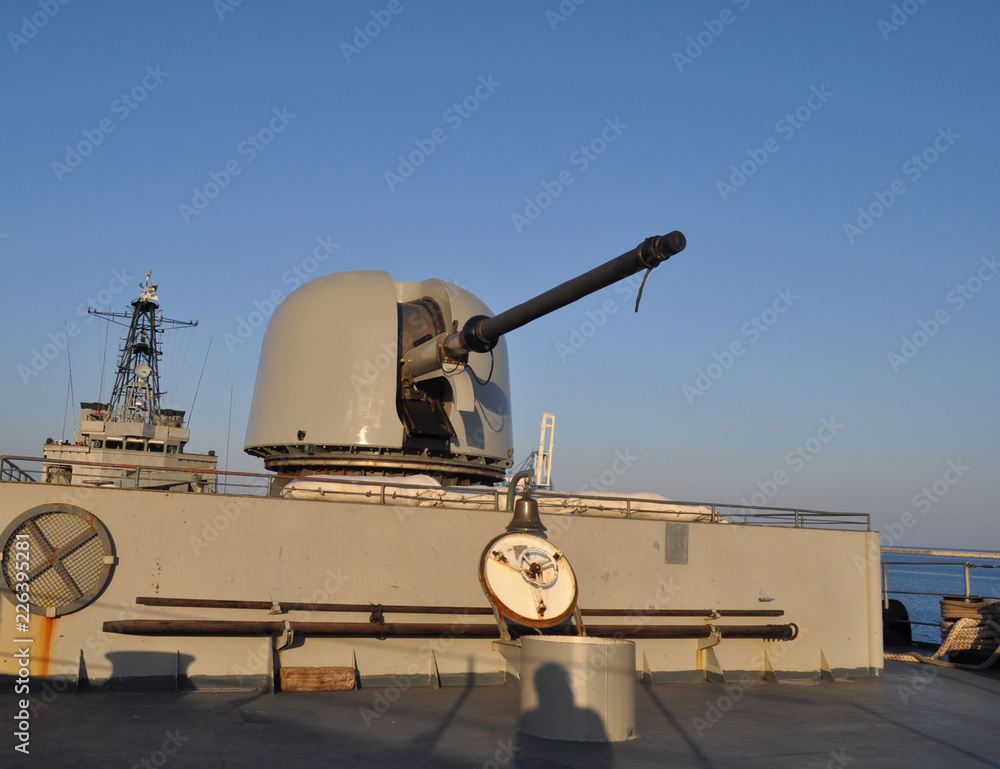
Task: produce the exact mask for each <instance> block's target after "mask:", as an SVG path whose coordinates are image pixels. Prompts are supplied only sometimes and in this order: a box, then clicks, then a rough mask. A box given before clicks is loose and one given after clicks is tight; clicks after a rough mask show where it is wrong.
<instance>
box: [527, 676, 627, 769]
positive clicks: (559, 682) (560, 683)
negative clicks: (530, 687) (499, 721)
mask: <svg viewBox="0 0 1000 769" xmlns="http://www.w3.org/2000/svg"><path fill="white" fill-rule="evenodd" d="M534 680H535V694H536V696H537V698H538V707H536V708H534V709H532V710H528V711H525V712H524V713H522V714H521V719H520V721H519V723H518V727H517V728H518V735H517V740H516V742H515V746H516V747H515V749H514V755H515V757H516V758H515V762H514V765H515V766H517V767H522V768H523V769H528V768H531V769H536V768H538V767H553V768H555V767H567V766H573V767H576V766H579V767H600V768H602V769H603V768H605V767H612V766H613V765H614V761H613V755H612V750H611V745H610V744H609V742H608V733H607V731H606V730H605V728H604V721H603V720H602V719H601V716H600V715H598V713H597V712H596V711H594V710H592V709H590V708H581V707H577V706H576V702H575V701H574V699H573V688H572V686H571V684H570V679H569V673H567V671H566V670H565V668H563V667H562V666H561V665H558V664H556V663H554V662H549V663H546V664H544V665H542V666H541V667H540V668H538V670H537V671H536V672H535V679H534Z"/></svg>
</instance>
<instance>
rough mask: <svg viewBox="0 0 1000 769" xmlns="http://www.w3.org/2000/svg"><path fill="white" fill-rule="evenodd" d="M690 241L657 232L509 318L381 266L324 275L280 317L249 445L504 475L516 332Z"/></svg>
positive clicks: (365, 464) (273, 456)
mask: <svg viewBox="0 0 1000 769" xmlns="http://www.w3.org/2000/svg"><path fill="white" fill-rule="evenodd" d="M685 245H686V241H685V238H684V235H682V234H681V233H680V232H677V231H674V232H671V233H669V234H668V235H662V236H657V237H651V238H647V239H646V240H645V241H643V242H642V243H640V244H639V245H638V246H637V247H635V248H633V249H632V250H630V251H627V252H626V253H624V254H622V255H621V256H618V257H616V258H614V259H612V260H610V261H608V262H605V263H604V264H602V265H600V266H599V267H596V268H594V269H592V270H590V271H589V272H586V273H584V274H583V275H580V276H578V277H576V278H573V279H572V280H568V281H566V282H565V283H563V284H561V285H559V286H556V287H555V288H553V289H550V290H549V291H546V292H544V293H542V294H540V295H539V296H536V297H534V298H533V299H529V300H528V301H526V302H524V303H522V304H519V305H517V306H516V307H512V308H510V309H509V310H506V311H504V312H501V313H499V314H497V315H493V314H492V313H491V312H490V310H489V308H488V307H486V305H485V304H483V303H482V302H481V301H480V300H479V299H478V298H476V297H475V296H474V295H472V294H471V293H469V292H468V291H466V290H465V289H463V288H460V287H459V286H455V285H453V284H450V283H446V282H444V281H441V280H437V279H432V280H426V281H420V282H412V283H407V282H396V281H393V280H392V279H391V278H390V277H389V275H388V274H387V273H385V272H381V271H374V270H372V271H361V272H346V273H338V274H332V275H324V276H321V277H319V278H316V279H314V280H312V281H310V282H309V283H307V284H305V285H304V286H302V287H300V288H298V289H297V290H295V291H294V292H292V294H290V295H289V296H288V297H287V298H286V299H285V300H284V301H283V302H282V303H281V304H280V305H279V306H278V308H277V309H276V310H275V312H274V315H273V316H272V318H271V320H270V322H269V324H268V328H267V332H266V334H265V336H264V342H263V345H262V348H261V356H260V364H259V367H258V370H257V381H256V384H255V387H254V395H253V403H252V405H251V409H250V420H249V424H248V427H247V435H246V441H245V444H244V446H245V450H246V451H247V453H249V454H252V455H254V456H259V457H262V458H263V459H264V465H265V467H266V468H267V469H269V470H274V471H277V472H281V473H287V474H293V475H310V474H333V475H412V474H426V475H430V476H432V477H434V478H436V479H437V480H439V481H440V482H441V483H443V484H446V485H453V484H459V485H461V484H473V483H492V482H494V481H498V480H501V479H502V478H503V475H504V471H505V470H506V469H507V468H508V467H510V465H511V460H510V457H511V454H512V453H513V448H512V447H513V437H512V430H511V424H510V413H511V409H510V386H509V375H508V366H507V351H506V346H505V344H504V340H503V336H504V335H505V334H507V333H508V332H510V331H513V330H515V329H517V328H520V327H521V326H524V325H526V324H527V323H530V322H531V321H533V320H536V319H538V318H540V317H542V316H543V315H547V314H548V313H550V312H553V311H555V310H557V309H559V308H561V307H565V306H566V305H568V304H571V303H572V302H575V301H576V300H578V299H580V298H582V297H584V296H587V295H589V294H592V293H594V292H595V291H599V290H601V289H603V288H606V287H607V286H610V285H612V284H613V283H616V282H618V281H620V280H622V279H624V278H626V277H628V276H630V275H634V274H635V273H638V272H641V271H642V270H646V271H647V275H648V272H649V271H650V270H653V269H654V268H656V267H658V266H659V265H660V264H662V263H663V262H664V261H666V260H667V259H669V258H670V257H671V256H673V255H674V254H676V253H679V252H680V251H682V250H683V249H684V247H685ZM640 292H641V289H640Z"/></svg>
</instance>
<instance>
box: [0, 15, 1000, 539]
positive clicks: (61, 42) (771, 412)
mask: <svg viewBox="0 0 1000 769" xmlns="http://www.w3.org/2000/svg"><path fill="white" fill-rule="evenodd" d="M230 6H231V7H230ZM896 6H897V7H898V8H899V10H898V11H894V5H893V3H889V2H885V3H878V2H876V3H872V2H842V3H822V4H816V3H797V4H790V3H785V4H779V5H775V4H773V3H771V4H769V3H762V2H757V0H750V2H747V1H746V0H739V2H729V0H718V1H717V2H704V3H684V4H672V3H671V4H665V3H657V2H634V3H610V2H605V1H602V0H587V1H586V2H584V3H582V4H581V5H579V6H578V7H577V6H575V5H574V4H573V3H571V2H563V3H562V4H561V5H560V4H559V3H558V2H556V0H551V2H538V3H492V2H462V3H457V2H454V3H414V2H406V1H405V0H400V2H398V3H395V2H394V3H388V2H380V1H379V2H373V3H372V2H362V3H325V2H299V3H276V2H264V0H245V2H242V3H240V4H238V5H235V4H233V2H232V0H225V1H223V0H220V2H216V3H214V4H213V2H211V0H199V1H198V2H194V1H193V0H186V1H185V2H175V3H151V2H137V3H86V2H82V0H73V1H72V2H69V3H67V4H65V5H57V4H56V3H52V4H51V7H50V6H49V5H47V4H45V3H39V2H37V0H32V1H29V0H10V2H7V3H4V5H3V8H2V11H0V32H2V34H3V36H4V39H3V40H2V41H0V68H2V77H0V93H2V103H3V119H2V122H0V136H2V152H0V163H2V168H0V174H2V177H0V178H2V185H0V194H2V205H0V235H2V238H0V264H2V268H3V282H2V302H0V323H2V327H3V329H4V333H3V334H2V335H0V360H2V361H3V366H2V367H0V388H2V394H3V400H4V404H5V408H4V410H3V413H2V415H0V437H2V439H3V448H2V451H3V452H4V453H9V454H13V453H17V454H31V455H36V454H38V453H40V450H41V444H42V442H43V441H44V439H45V438H46V437H48V436H59V435H60V434H61V431H62V429H63V418H64V404H65V402H66V396H67V380H68V376H67V371H68V366H67V358H66V355H65V352H60V354H59V355H58V356H56V357H55V358H54V359H52V360H43V359H39V358H37V357H35V354H36V353H42V352H43V351H44V348H45V345H47V344H52V343H54V342H52V338H53V337H55V340H56V341H58V340H59V339H60V337H59V334H61V333H65V330H66V329H67V328H70V329H71V330H73V331H74V332H75V334H74V336H73V338H72V339H71V340H70V352H71V354H72V360H73V383H74V394H75V400H76V401H81V400H93V399H97V397H98V390H99V387H100V382H101V360H100V350H101V348H102V344H103V340H104V325H103V324H102V323H100V322H96V321H95V322H91V323H87V322H86V318H85V317H84V316H81V315H79V314H78V312H77V308H78V307H80V306H81V305H83V306H85V305H86V304H87V303H88V302H89V303H90V304H100V303H101V302H102V301H103V302H105V306H107V305H106V303H107V302H108V301H109V300H110V303H111V305H112V306H114V307H115V308H117V309H125V308H126V307H127V303H128V301H130V300H131V299H133V298H134V297H135V295H136V290H137V289H136V286H137V284H138V282H139V280H140V278H141V277H144V276H145V273H146V271H147V270H152V272H153V279H154V280H155V281H156V282H158V283H159V285H160V296H161V300H162V306H163V308H164V310H165V312H166V313H167V314H168V315H170V316H173V317H177V318H197V319H198V320H199V321H200V324H199V326H198V328H197V329H195V330H194V331H192V332H186V331H185V332H175V336H174V337H173V338H172V340H171V343H170V347H168V348H167V355H168V356H169V357H168V359H167V361H166V370H167V376H166V380H165V381H166V383H167V385H168V388H169V393H168V397H167V399H168V402H169V403H170V405H174V406H175V407H179V408H185V409H188V410H190V408H191V401H192V398H193V396H194V390H195V385H196V383H197V381H198V375H199V372H200V370H201V367H202V364H203V363H205V361H206V352H207V351H208V347H209V344H210V342H211V350H210V352H208V354H207V363H206V365H205V372H204V378H203V380H202V383H201V389H200V392H199V394H198V398H197V402H196V404H195V407H194V413H193V422H192V425H191V426H192V429H193V431H194V436H195V437H194V439H193V441H192V444H191V449H192V450H207V449H210V448H214V449H215V450H217V451H218V452H219V453H220V455H224V454H225V447H226V440H227V430H229V406H230V394H232V424H231V449H230V458H229V466H230V468H233V469H256V468H259V467H260V465H259V464H258V463H257V460H253V459H251V458H249V457H246V456H244V455H242V452H241V447H242V441H243V435H244V431H245V428H246V420H247V413H248V410H249V405H250V398H251V395H252V392H253V382H254V377H255V373H256V366H257V356H258V353H259V348H260V343H261V338H262V336H263V332H262V330H260V329H258V330H256V331H255V332H254V333H253V334H251V335H250V336H249V338H248V339H246V340H245V341H244V342H243V343H242V344H238V345H236V344H233V343H232V341H231V340H232V337H227V336H226V335H227V334H229V335H233V334H235V333H236V330H237V327H238V324H239V323H240V320H241V319H246V318H248V317H250V314H251V313H252V312H253V311H254V310H255V302H259V303H263V302H264V301H265V300H266V299H268V297H269V296H270V295H271V294H272V292H274V291H275V290H278V291H280V292H285V291H287V290H288V288H290V286H291V285H292V283H293V282H294V280H295V278H294V275H295V271H296V270H298V271H299V272H300V273H303V274H305V273H308V274H309V275H310V276H313V275H319V274H322V273H326V272H338V271H343V270H356V269H384V270H387V271H388V272H389V273H390V274H391V275H392V276H393V277H394V278H396V279H397V280H418V279H423V278H428V277H439V278H442V279H445V280H449V281H452V282H454V283H458V284H461V285H463V286H466V287H468V288H469V289H471V290H472V291H474V292H475V293H477V294H478V295H479V296H480V297H481V298H482V299H483V300H484V301H486V302H487V304H489V305H490V306H491V307H492V308H493V309H494V310H496V311H499V310H502V309H505V308H506V307H508V306H510V305H513V304H515V303H518V302H520V301H522V300H524V299H526V298H528V297H529V296H531V295H533V294H535V293H537V292H539V291H541V290H544V289H547V288H550V287H551V286H553V285H555V284H556V283H559V282H561V281H562V280H564V279H566V278H568V277H571V276H573V275H575V274H577V273H578V272H580V271H582V270H585V269H589V268H590V267H592V266H595V265H597V264H599V263H600V262H603V261H605V260H606V259H609V258H611V257H613V256H616V255H618V254H619V253H622V252H623V251H626V250H628V249H629V248H631V247H633V246H634V245H636V244H637V243H638V242H639V241H641V240H642V239H643V238H645V237H646V236H649V235H653V234H661V233H664V232H668V231H670V230H673V229H679V230H681V231H683V232H684V233H685V234H686V235H687V238H688V244H689V245H688V249H687V251H685V252H684V253H682V254H680V255H679V256H677V257H676V258H674V259H672V260H671V261H670V262H668V263H667V264H665V265H664V266H663V267H661V268H660V269H658V270H657V271H656V272H654V273H653V274H652V275H651V276H650V279H649V281H648V283H647V285H646V288H645V293H644V296H643V302H642V307H641V309H640V312H639V314H638V315H634V314H633V313H632V311H631V307H630V305H631V301H630V300H628V299H627V298H626V297H625V296H624V295H623V294H622V293H620V292H619V293H616V292H615V291H614V290H612V289H609V290H607V291H606V292H604V293H603V294H601V295H598V296H595V297H592V298H589V299H585V300H583V301H581V302H580V303H578V304H577V305H575V306H573V307H572V308H567V309H564V310H562V311H560V312H558V313H557V314H555V315H553V316H550V317H549V318H546V319H544V320H542V321H540V322H538V323H536V324H534V325H533V326H532V327H530V328H525V329H521V330H519V331H517V332H514V333H513V334H511V335H510V337H509V339H508V342H509V347H510V350H511V367H512V372H511V373H512V388H513V403H514V420H515V431H516V447H517V448H516V451H517V453H516V459H517V460H520V459H523V458H524V457H525V456H526V455H527V454H528V453H529V452H530V451H531V450H532V449H533V448H534V447H535V446H536V445H537V440H538V425H539V422H540V419H541V415H542V413H543V412H545V411H551V412H554V413H555V415H556V448H555V461H554V473H555V479H556V482H557V485H558V486H559V487H561V488H564V489H576V488H579V487H580V486H581V485H582V484H584V483H587V482H588V479H589V478H591V477H594V478H600V475H601V473H607V472H608V471H609V469H610V468H611V467H612V466H613V463H614V461H615V458H616V454H615V453H616V452H628V453H627V456H630V457H634V458H635V459H634V460H630V461H631V466H630V467H629V468H628V469H627V470H626V472H624V473H622V474H620V475H618V476H616V477H614V483H613V485H612V487H611V488H612V489H614V490H620V491H655V492H659V493H662V494H665V495H667V496H669V497H672V498H675V499H695V500H707V501H718V502H731V501H738V500H740V499H747V500H750V499H751V497H752V495H753V494H754V493H756V492H759V496H758V497H757V498H756V499H757V501H758V502H759V501H761V500H762V499H763V497H767V501H768V502H770V503H771V504H774V505H779V506H801V507H809V508H818V509H828V510H848V511H862V512H870V513H872V514H873V515H874V517H875V520H876V523H877V524H878V525H879V526H880V527H882V528H883V529H886V530H888V527H890V526H892V525H895V527H896V528H895V531H896V532H898V533H899V536H898V537H892V539H893V543H894V544H899V545H903V546H927V545H939V546H945V545H948V546H959V547H977V548H985V549H1000V546H998V543H997V537H996V532H997V526H996V523H995V517H996V512H997V503H998V498H1000V473H998V469H1000V468H998V461H997V460H998V455H1000V452H998V446H997V442H998V419H997V417H998V411H1000V408H998V397H997V383H998V381H1000V367H998V364H997V330H998V328H1000V309H998V308H1000V278H997V276H996V272H997V267H996V266H995V264H996V263H995V261H991V260H995V259H996V258H997V255H998V253H1000V237H998V231H997V222H998V218H997V211H998V208H1000V206H998V204H1000V186H998V184H997V178H998V172H1000V142H998V140H997V137H998V136H1000V114H998V110H1000V106H998V105H1000V101H998V99H997V95H998V87H997V86H998V80H1000V77H998V68H997V60H996V33H997V28H998V21H1000V9H998V8H997V6H996V5H994V4H990V3H983V2H952V3H946V2H942V1H941V0H930V2H926V3H924V4H920V3H918V2H916V0H908V2H904V3H897V4H896ZM46 8H49V10H48V11H47V10H46ZM52 8H57V9H58V10H57V13H55V15H51V9H52ZM560 9H561V10H560ZM568 10H572V13H565V12H566V11H568ZM907 11H912V13H911V14H907ZM894 13H895V16H894ZM901 21H902V22H903V23H900V22H901ZM41 22H44V23H41ZM386 22H387V23H386ZM355 28H359V29H360V32H361V33H362V35H361V36H359V35H358V31H356V29H355ZM366 28H367V29H368V30H369V32H377V34H376V35H374V36H371V37H366V36H365V35H364V32H365V29H366ZM362 46H363V47H362ZM140 97H141V98H140ZM463 103H464V104H466V106H464V107H460V110H459V109H455V107H454V106H453V105H456V104H458V105H462V104H463ZM473 107H474V110H473V109H472V108H473ZM272 131H273V133H272ZM602 134H603V138H602ZM251 137H257V138H254V139H253V141H252V142H251V141H249V140H250V139H251ZM442 137H443V141H441V138H442ZM435 139H437V140H435ZM98 140H99V141H98ZM265 142H266V143H265ZM255 143H256V145H257V146H254V145H255ZM430 144H433V146H434V150H433V153H431V154H429V156H427V157H426V158H425V159H424V160H423V162H422V164H421V165H420V166H419V167H417V168H415V169H414V171H413V173H412V174H411V175H409V176H408V177H406V178H402V177H400V178H399V179H394V178H393V177H392V176H389V177H387V172H389V173H391V174H398V173H399V171H400V169H399V166H400V161H399V156H400V155H401V154H402V155H409V154H410V153H411V152H417V153H419V152H421V150H419V147H420V146H421V145H422V146H424V147H428V146H429V145H430ZM81 146H82V149H80V148H81ZM581 146H583V147H587V148H589V149H588V150H587V152H588V153H589V157H588V156H587V154H585V153H584V152H581V149H580V148H581ZM68 147H69V149H68ZM78 155H79V156H78ZM418 159H419V158H418ZM227 166H228V167H229V168H230V169H235V170H238V172H239V173H238V174H237V175H232V174H231V173H230V172H229V171H227ZM403 170H404V171H405V168H404V169H403ZM561 173H562V174H563V178H564V179H566V178H571V179H572V183H571V184H569V185H568V186H565V187H564V188H563V189H562V190H561V192H560V193H559V194H558V196H557V197H555V199H554V200H553V201H551V204H550V205H548V206H547V207H545V208H544V209H539V211H538V212H535V211H534V210H532V209H530V208H529V207H528V203H526V200H525V199H526V198H528V199H529V200H538V197H539V195H542V197H541V200H540V201H538V202H541V203H545V202H546V199H545V197H544V194H543V193H544V192H545V190H544V186H543V185H546V184H547V185H548V186H549V187H550V188H551V189H554V182H555V181H556V180H558V179H559V177H560V174H561ZM226 174H229V178H228V181H226ZM567 174H568V176H567ZM213 175H214V177H215V179H216V180H217V181H216V183H220V182H222V183H224V184H223V185H222V189H221V190H216V189H214V188H213V187H211V186H209V187H208V188H207V189H206V185H210V183H212V182H213ZM198 190H200V191H201V192H202V193H205V192H207V193H210V194H213V195H214V197H212V198H211V199H210V200H209V199H208V198H205V199H202V198H200V197H199V196H198V194H196V191H198ZM216 192H218V194H217V195H215V194H214V193H216ZM196 206H201V209H200V210H199V209H198V208H197V207H196ZM188 207H189V208H188ZM859 207H860V208H861V209H862V210H861V211H860V212H859ZM195 212H196V213H195ZM529 214H531V215H535V218H533V219H532V218H530V217H529ZM536 214H537V215H536ZM515 215H517V216H515ZM518 217H524V220H522V219H520V218H518ZM318 238H319V239H326V240H327V241H328V242H332V243H336V244H339V245H338V246H337V247H336V248H333V249H330V253H329V255H327V254H326V252H325V251H321V252H320V253H321V254H322V255H323V256H324V257H325V258H324V259H323V260H322V261H313V260H312V255H313V253H314V251H315V249H316V248H317V239H318ZM121 272H124V273H125V275H126V282H127V283H128V288H127V289H126V290H124V291H123V290H121V283H120V282H119V281H118V278H117V273H121ZM984 278H989V279H986V280H984ZM102 290H103V291H104V293H103V294H102V293H101V292H102ZM631 290H632V289H629V291H631ZM962 292H964V293H965V295H964V296H963V294H962ZM608 301H610V305H608V306H610V307H614V308H615V309H616V310H617V311H616V312H614V313H613V314H611V315H609V316H607V320H606V322H605V323H603V325H600V327H599V328H598V327H597V326H596V325H595V326H593V327H592V326H588V325H586V323H587V322H588V320H590V318H592V317H596V318H598V320H599V319H600V315H599V312H598V311H599V310H601V309H602V307H604V305H605V303H606V302H608ZM779 309H780V310H782V311H781V312H780V313H779V312H777V310H779ZM588 312H589V313H590V314H591V315H590V316H588ZM935 316H937V317H938V319H937V320H935ZM755 319H757V320H756V324H757V325H755ZM941 319H943V320H944V322H942V320H941ZM74 323H75V324H77V325H76V326H71V325H69V324H74ZM921 323H923V324H924V327H925V328H926V329H927V330H924V329H922V328H921ZM935 324H936V326H935ZM574 330H575V331H576V332H577V333H580V334H581V335H582V334H583V333H584V332H588V334H589V336H588V337H587V338H586V340H585V342H584V343H583V344H582V345H581V344H580V342H581V340H582V339H583V337H582V336H581V337H579V338H577V337H575V336H573V332H574ZM922 334H923V336H922ZM112 339H114V334H112ZM227 339H228V340H229V344H227ZM904 340H909V344H913V345H914V346H913V347H912V348H910V347H908V346H907V344H905V343H904ZM573 341H575V342H576V343H577V346H578V349H576V348H573V347H572V345H571V343H572V342H573ZM560 345H565V346H566V347H568V348H570V349H574V352H573V353H572V354H568V353H566V351H565V348H563V347H560ZM918 345H919V346H918ZM734 350H735V351H737V352H740V354H739V355H733V352H732V351H734ZM52 351H53V348H49V352H52ZM729 355H733V357H732V358H731V359H730V358H729V357H727V356H729ZM907 356H909V357H907ZM33 357H34V358H35V363H36V364H38V365H35V366H34V367H33V366H32V360H33ZM42 364H44V365H42ZM24 367H28V368H30V369H32V375H30V376H28V375H25V373H24V372H25V368H24ZM110 367H111V361H110V360H109V361H108V362H107V364H106V369H105V370H106V371H109V370H110ZM36 369H37V370H36ZM700 372H702V374H701V375H700ZM35 374H37V375H35ZM26 381H27V383H26ZM108 387H109V384H108V382H107V381H105V383H104V388H105V390H104V392H105V394H106V392H107V389H108ZM75 414H76V407H74V408H73V409H72V413H71V416H70V422H72V421H73V419H75ZM823 420H826V423H824V421H823ZM824 425H826V426H824ZM67 432H70V430H69V428H67ZM797 447H801V451H800V453H798V454H797V453H796V449H797ZM803 454H804V457H805V458H804V457H803ZM806 458H808V459H806ZM949 463H951V465H949ZM618 467H619V468H620V467H621V464H620V463H619V464H618ZM954 468H959V469H957V470H956V469H954ZM775 474H778V479H779V480H781V481H784V483H783V484H777V483H775V482H774V480H773V479H774V478H775ZM608 477H609V476H608V475H605V478H606V479H607V478H608ZM935 484H937V490H938V492H942V491H943V492H944V493H943V494H942V493H937V494H935V493H934V488H935ZM924 489H927V490H928V492H929V494H930V496H923V490H924ZM772 492H773V493H772ZM761 495H762V496H761Z"/></svg>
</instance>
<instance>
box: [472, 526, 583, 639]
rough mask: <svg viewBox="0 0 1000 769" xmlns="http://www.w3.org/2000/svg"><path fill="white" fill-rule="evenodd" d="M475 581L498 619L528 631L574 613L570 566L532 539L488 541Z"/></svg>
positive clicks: (574, 591)
mask: <svg viewBox="0 0 1000 769" xmlns="http://www.w3.org/2000/svg"><path fill="white" fill-rule="evenodd" d="M479 582H480V584H482V586H483V590H484V591H485V592H486V597H487V598H489V600H490V602H491V603H492V604H493V605H494V606H496V607H497V609H498V610H499V612H500V613H501V614H503V615H504V616H505V617H507V618H508V619H512V620H514V621H515V622H520V623H521V624H523V625H527V626H528V627H536V628H541V627H552V626H553V625H558V624H559V623H560V622H562V621H564V620H565V619H567V618H568V617H569V616H570V615H571V614H572V613H573V610H574V609H575V608H576V598H577V584H576V575H575V574H574V573H573V567H571V566H570V565H569V561H568V560H567V558H566V556H565V555H564V554H563V553H562V552H561V551H560V550H559V549H558V548H557V547H556V546H555V545H553V544H552V543H551V542H549V541H548V540H547V539H544V538H542V537H539V536H537V535H535V534H528V533H525V532H511V533H509V534H503V535H501V536H499V537H497V538H496V539H494V540H493V541H492V542H490V543H489V544H488V545H487V546H486V549H485V550H483V555H482V557H481V558H480V561H479Z"/></svg>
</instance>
